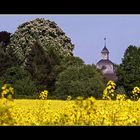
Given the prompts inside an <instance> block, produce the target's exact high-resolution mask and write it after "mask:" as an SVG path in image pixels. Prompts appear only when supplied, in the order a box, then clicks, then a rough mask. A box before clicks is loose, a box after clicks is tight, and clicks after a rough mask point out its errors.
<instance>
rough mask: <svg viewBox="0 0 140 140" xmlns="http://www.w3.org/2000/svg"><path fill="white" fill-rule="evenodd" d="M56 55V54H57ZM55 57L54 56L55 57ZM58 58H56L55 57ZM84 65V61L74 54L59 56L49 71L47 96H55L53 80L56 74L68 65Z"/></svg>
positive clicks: (54, 80)
mask: <svg viewBox="0 0 140 140" xmlns="http://www.w3.org/2000/svg"><path fill="white" fill-rule="evenodd" d="M57 56H58V55H57ZM55 58H56V57H55ZM57 60H58V58H57ZM82 65H84V61H83V60H82V59H81V58H79V57H75V56H68V57H63V58H62V57H61V58H60V57H59V62H58V63H57V64H56V65H55V66H54V67H53V68H52V70H51V73H50V75H49V83H48V84H49V93H50V94H49V97H50V98H51V97H52V96H53V97H55V92H54V91H55V82H56V79H57V77H58V75H59V74H60V73H61V72H63V71H64V70H66V69H67V68H68V67H72V66H76V67H78V66H82Z"/></svg>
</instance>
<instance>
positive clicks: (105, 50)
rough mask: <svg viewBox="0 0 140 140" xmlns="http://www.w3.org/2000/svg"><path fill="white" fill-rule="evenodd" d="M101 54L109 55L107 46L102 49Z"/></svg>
mask: <svg viewBox="0 0 140 140" xmlns="http://www.w3.org/2000/svg"><path fill="white" fill-rule="evenodd" d="M101 53H109V51H108V49H107V48H106V46H104V48H103V49H102V51H101Z"/></svg>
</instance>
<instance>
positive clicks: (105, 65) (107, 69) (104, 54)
mask: <svg viewBox="0 0 140 140" xmlns="http://www.w3.org/2000/svg"><path fill="white" fill-rule="evenodd" d="M96 67H97V68H98V69H100V70H101V71H102V73H103V75H104V76H105V78H106V79H107V80H113V81H116V80H117V77H116V71H115V68H114V63H113V62H112V61H110V60H109V51H108V49H107V47H106V38H104V48H103V49H102V51H101V60H100V61H98V62H97V64H96Z"/></svg>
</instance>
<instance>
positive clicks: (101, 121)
mask: <svg viewBox="0 0 140 140" xmlns="http://www.w3.org/2000/svg"><path fill="white" fill-rule="evenodd" d="M9 111H10V114H11V118H10V119H12V125H21V126H23V125H25V126H26V125H27V126H28V125H31V126H34V125H37V126H38V125H47V126H50V125H53V126H54V125H60V126H63V125H86V126H88V125H90V126H91V125H93V126H94V125H95V126H112V125H113V126H115V125H120V126H122V125H123V126H127V125H140V115H139V114H140V100H138V101H130V100H126V101H119V100H116V101H113V100H110V101H109V100H95V99H94V98H93V97H91V98H88V99H86V100H82V99H79V100H75V101H61V100H14V103H13V106H12V107H11V108H10V109H9ZM4 125H9V123H8V120H7V122H6V123H5V124H4ZM10 125H11V124H10Z"/></svg>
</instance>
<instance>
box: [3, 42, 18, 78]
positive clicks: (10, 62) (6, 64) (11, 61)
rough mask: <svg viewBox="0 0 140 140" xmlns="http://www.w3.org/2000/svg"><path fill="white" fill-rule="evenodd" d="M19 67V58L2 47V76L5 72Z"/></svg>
mask: <svg viewBox="0 0 140 140" xmlns="http://www.w3.org/2000/svg"><path fill="white" fill-rule="evenodd" d="M16 65H17V58H16V56H15V55H14V54H13V53H12V50H9V51H8V50H5V49H4V48H3V47H2V45H0V76H2V75H3V74H4V73H5V71H6V70H7V69H8V68H10V67H12V66H16Z"/></svg>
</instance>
